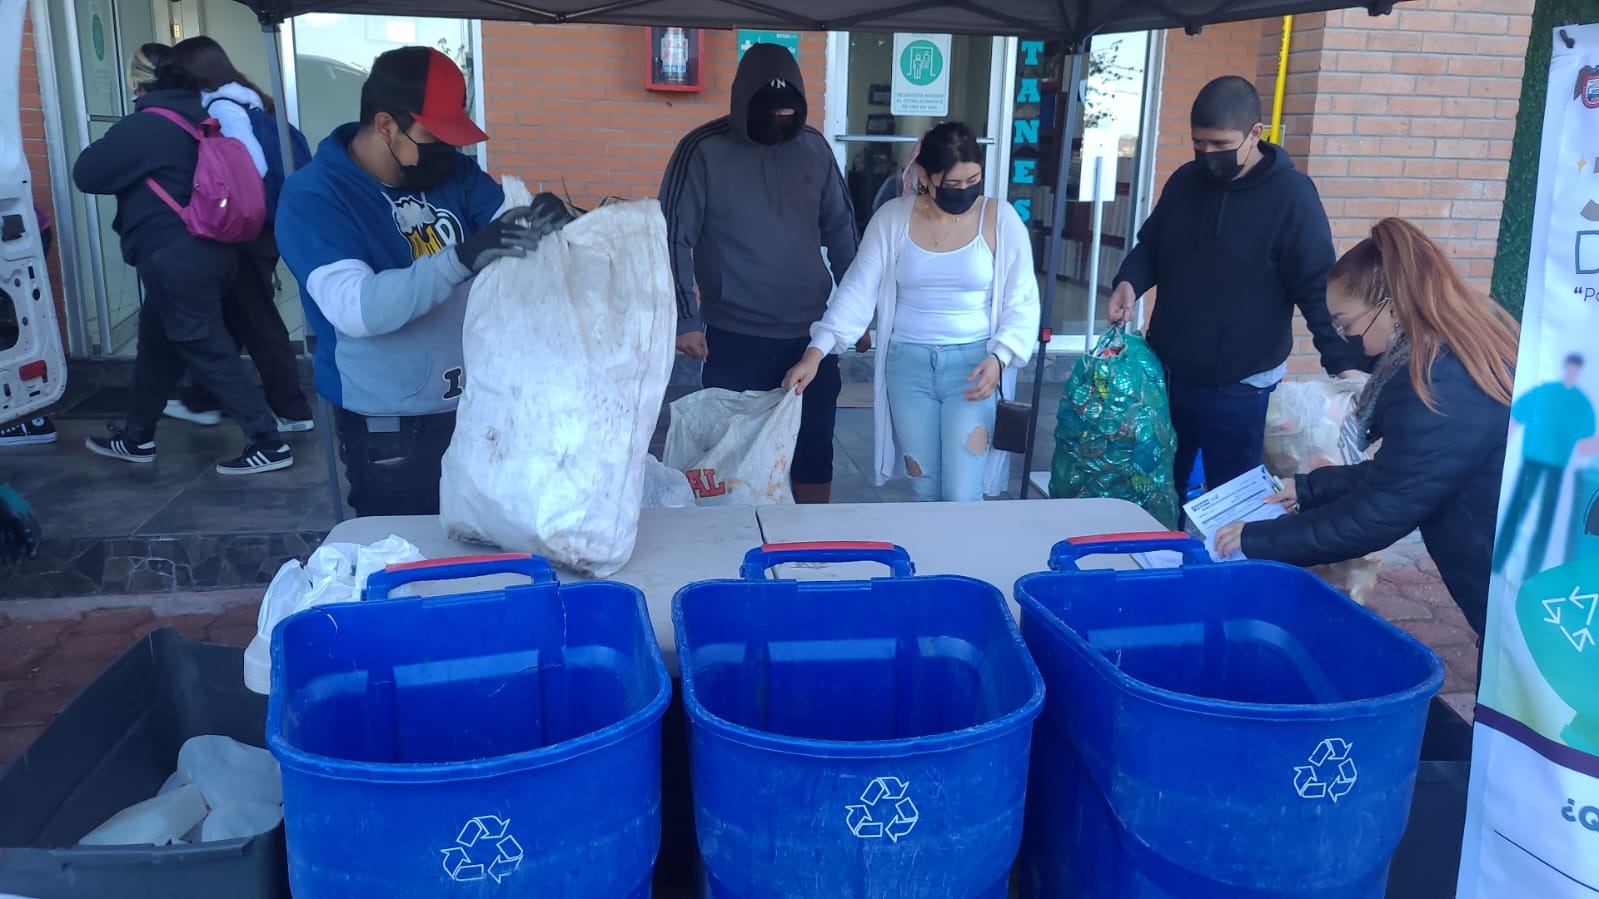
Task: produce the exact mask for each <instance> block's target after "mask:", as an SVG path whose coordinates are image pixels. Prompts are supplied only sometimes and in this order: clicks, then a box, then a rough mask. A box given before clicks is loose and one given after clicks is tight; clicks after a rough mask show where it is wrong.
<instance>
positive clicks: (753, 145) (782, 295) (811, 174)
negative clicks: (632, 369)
mask: <svg viewBox="0 0 1599 899" xmlns="http://www.w3.org/2000/svg"><path fill="white" fill-rule="evenodd" d="M773 82H781V83H782V84H784V85H786V86H788V87H792V88H793V89H795V90H796V91H797V92H798V97H797V102H796V105H795V118H796V119H797V122H796V128H795V129H794V130H795V132H796V133H795V136H794V137H793V138H791V139H789V140H787V141H786V142H783V143H778V144H774V145H766V144H761V143H757V142H756V141H755V140H753V139H752V138H751V136H750V105H751V101H752V100H754V99H755V97H756V94H757V93H758V92H760V91H761V89H762V88H765V87H767V86H768V85H771V84H773ZM804 94H805V83H804V80H803V78H802V77H801V76H800V68H799V63H798V62H797V61H795V59H794V55H793V54H792V53H790V52H789V51H788V50H787V49H786V48H784V47H779V46H777V45H775V44H756V45H755V46H753V47H751V48H750V49H749V50H748V51H747V52H746V53H745V54H744V58H743V60H742V61H740V62H739V66H738V74H737V75H736V76H735V77H734V79H733V102H732V108H731V111H730V114H729V115H727V116H725V117H723V118H720V119H716V120H715V121H712V122H707V123H706V124H704V125H702V126H700V127H699V128H696V129H695V130H693V131H691V132H689V133H688V135H687V136H685V137H684V138H683V139H682V141H680V142H679V143H678V145H677V150H676V152H674V153H673V154H672V161H671V162H670V163H669V164H668V165H667V167H666V175H665V176H664V177H663V178H662V180H661V195H660V199H661V207H662V210H663V211H664V212H665V214H666V224H667V234H668V237H669V239H670V242H671V249H672V275H673V279H674V280H675V282H676V285H677V302H678V314H679V316H680V321H679V326H678V332H679V333H684V332H687V331H692V330H698V329H700V328H702V327H704V326H705V325H707V324H708V325H712V326H714V327H717V328H722V329H725V330H728V331H732V332H734V333H738V334H748V335H752V336H757V337H774V338H799V337H806V336H809V334H810V328H811V325H812V324H813V323H814V322H816V321H817V320H818V319H820V318H821V317H822V313H823V312H824V311H826V309H827V299H828V297H829V296H830V295H831V294H832V291H833V286H834V284H836V283H837V282H838V280H839V279H840V278H842V277H843V276H844V271H845V270H846V269H848V268H849V265H850V263H851V262H853V261H854V259H855V250H856V235H855V213H854V210H853V209H852V208H851V206H850V201H849V195H848V193H847V192H846V191H845V189H844V179H843V176H842V175H840V174H839V171H838V163H837V162H836V161H835V160H834V158H833V150H832V147H830V146H829V145H828V143H827V139H826V138H824V137H823V136H822V135H821V133H820V132H818V131H816V130H815V129H813V128H809V127H806V126H805V114H806V106H807V104H806V102H805V98H804ZM823 247H826V248H827V260H826V262H824V261H823V259H822V248H823ZM829 267H831V271H829ZM696 284H697V285H698V287H699V302H698V304H696V303H695V286H696Z"/></svg>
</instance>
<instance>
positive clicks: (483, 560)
mask: <svg viewBox="0 0 1599 899" xmlns="http://www.w3.org/2000/svg"><path fill="white" fill-rule="evenodd" d="M526 558H528V556H527V555H526V554H525V553H494V554H491V555H484V556H451V557H449V558H445V559H423V560H422V561H420V562H396V563H394V564H392V565H386V566H384V568H383V570H384V571H390V572H394V571H417V570H420V569H423V568H442V567H444V566H446V565H481V564H492V563H495V562H512V561H521V560H522V559H526Z"/></svg>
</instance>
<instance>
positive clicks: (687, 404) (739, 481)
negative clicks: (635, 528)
mask: <svg viewBox="0 0 1599 899" xmlns="http://www.w3.org/2000/svg"><path fill="white" fill-rule="evenodd" d="M801 402H802V401H801V398H800V396H799V395H798V394H796V393H794V392H793V391H792V390H782V389H778V390H769V391H766V392H765V393H761V392H758V391H749V392H746V393H738V392H736V391H732V390H722V389H720V388H711V389H708V390H701V391H699V392H697V393H691V394H689V395H688V396H685V397H683V398H682V399H680V400H678V401H677V402H675V403H673V404H672V421H671V424H670V425H668V426H667V429H666V465H667V467H669V468H676V469H678V470H680V471H682V472H683V474H684V476H685V477H687V478H688V483H689V487H690V488H691V489H692V490H693V491H694V497H695V499H696V500H697V502H698V504H699V505H701V506H763V505H771V504H774V503H790V502H793V501H794V495H793V492H792V491H791V490H790V489H789V479H788V475H789V467H790V465H791V463H792V462H793V459H794V444H795V442H796V440H797V439H798V437H799V427H800V412H801V409H802V406H801Z"/></svg>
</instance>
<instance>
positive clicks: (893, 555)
mask: <svg viewBox="0 0 1599 899" xmlns="http://www.w3.org/2000/svg"><path fill="white" fill-rule="evenodd" d="M783 562H881V563H882V564H884V565H887V566H888V568H889V570H890V571H892V572H893V574H894V576H895V577H910V576H911V575H913V574H915V573H916V566H914V565H912V564H911V556H910V553H908V552H906V551H905V548H904V547H902V546H896V545H894V544H892V543H885V542H883V541H878V540H818V541H810V542H800V543H765V544H762V545H760V546H758V547H756V548H754V549H752V550H750V551H749V552H747V553H745V554H744V564H743V565H742V566H740V567H739V575H740V576H742V577H743V578H744V579H745V580H749V581H759V580H765V579H766V571H767V569H769V568H771V567H772V566H773V565H779V564H782V563H783Z"/></svg>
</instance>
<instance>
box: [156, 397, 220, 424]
mask: <svg viewBox="0 0 1599 899" xmlns="http://www.w3.org/2000/svg"><path fill="white" fill-rule="evenodd" d="M161 414H162V415H165V416H166V417H168V418H176V419H180V420H182V421H192V422H194V423H195V424H197V425H204V426H206V427H208V428H211V427H215V426H217V425H219V424H222V413H221V412H216V411H211V412H196V411H194V410H193V409H190V408H189V407H188V406H185V405H183V400H167V407H166V408H165V409H162V410H161Z"/></svg>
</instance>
